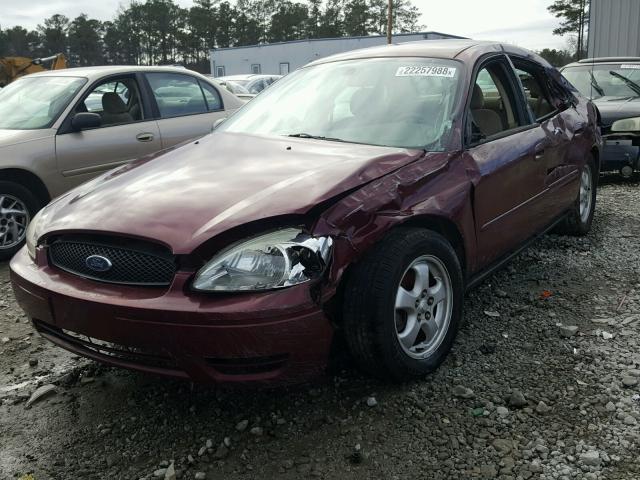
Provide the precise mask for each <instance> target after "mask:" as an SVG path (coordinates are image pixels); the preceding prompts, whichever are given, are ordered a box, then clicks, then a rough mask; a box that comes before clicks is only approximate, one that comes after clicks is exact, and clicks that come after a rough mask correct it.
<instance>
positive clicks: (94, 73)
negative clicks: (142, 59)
mask: <svg viewBox="0 0 640 480" xmlns="http://www.w3.org/2000/svg"><path fill="white" fill-rule="evenodd" d="M135 72H170V73H183V74H184V73H186V72H189V73H191V74H195V75H201V74H199V73H198V72H195V71H193V70H187V69H185V68H184V67H177V66H173V65H166V66H157V67H145V66H137V65H106V66H100V67H71V68H65V69H62V70H47V71H44V72H38V73H32V74H31V75H29V76H40V77H46V76H55V77H84V78H88V79H89V80H96V79H98V78H101V77H104V76H105V75H112V74H120V73H123V74H124V73H135Z"/></svg>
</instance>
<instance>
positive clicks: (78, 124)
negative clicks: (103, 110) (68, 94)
mask: <svg viewBox="0 0 640 480" xmlns="http://www.w3.org/2000/svg"><path fill="white" fill-rule="evenodd" d="M100 125H102V117H100V115H98V114H97V113H88V112H81V113H76V114H75V115H74V116H73V118H72V119H71V128H73V130H74V131H75V132H79V131H80V130H85V129H87V128H97V127H99V126H100Z"/></svg>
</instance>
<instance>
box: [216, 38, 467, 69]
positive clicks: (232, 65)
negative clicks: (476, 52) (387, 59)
mask: <svg viewBox="0 0 640 480" xmlns="http://www.w3.org/2000/svg"><path fill="white" fill-rule="evenodd" d="M442 38H464V37H458V36H456V35H448V34H446V33H440V32H420V33H402V34H398V35H394V36H393V42H394V43H400V42H413V41H416V40H437V39H442ZM386 42H387V37H386V36H384V35H376V36H366V37H338V38H314V39H308V40H294V41H291V42H278V43H267V44H263V45H249V46H246V47H230V48H214V49H212V50H211V52H210V55H211V56H210V61H211V73H212V74H213V75H215V76H216V77H223V76H225V75H237V74H243V73H263V74H280V75H286V74H287V73H289V72H291V71H293V70H295V69H296V68H300V67H302V66H303V65H306V64H307V63H309V62H312V61H314V60H317V59H318V58H322V57H327V56H329V55H333V54H335V53H341V52H347V51H349V50H355V49H358V48H365V47H373V46H376V45H384V44H385V43H386Z"/></svg>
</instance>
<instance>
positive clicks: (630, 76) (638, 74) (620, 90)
mask: <svg viewBox="0 0 640 480" xmlns="http://www.w3.org/2000/svg"><path fill="white" fill-rule="evenodd" d="M562 75H564V76H565V78H566V79H567V80H569V82H570V83H571V84H572V85H573V86H574V87H576V88H577V89H578V90H579V91H580V93H582V94H583V95H584V96H585V97H589V98H593V99H596V98H601V97H616V98H629V97H639V96H640V64H634V63H628V64H625V63H619V64H595V65H590V64H588V65H578V66H575V67H567V68H565V69H564V70H563V71H562Z"/></svg>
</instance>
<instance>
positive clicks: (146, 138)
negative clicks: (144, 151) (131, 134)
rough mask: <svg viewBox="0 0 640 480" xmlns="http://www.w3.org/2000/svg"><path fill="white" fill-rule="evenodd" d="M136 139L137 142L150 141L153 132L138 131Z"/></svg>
mask: <svg viewBox="0 0 640 480" xmlns="http://www.w3.org/2000/svg"><path fill="white" fill-rule="evenodd" d="M136 140H138V141H139V142H150V141H151V140H153V133H151V132H145V133H139V134H138V135H136Z"/></svg>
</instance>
